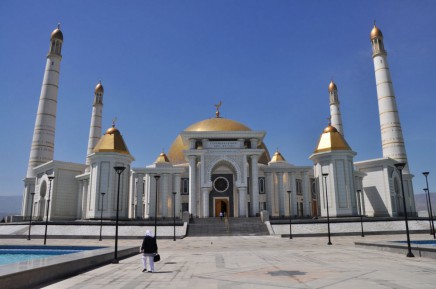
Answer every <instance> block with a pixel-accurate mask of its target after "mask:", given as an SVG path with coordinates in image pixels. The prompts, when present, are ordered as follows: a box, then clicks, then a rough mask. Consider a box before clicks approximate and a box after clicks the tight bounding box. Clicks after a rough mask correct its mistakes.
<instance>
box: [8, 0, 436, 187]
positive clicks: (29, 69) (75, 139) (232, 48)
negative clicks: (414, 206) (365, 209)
mask: <svg viewBox="0 0 436 289" xmlns="http://www.w3.org/2000/svg"><path fill="white" fill-rule="evenodd" d="M435 15H436V1H254V0H240V1H237V0H234V1H226V0H219V1H218V0H217V1H206V0H198V1H175V0H174V1H77V0H76V1H12V0H3V1H0V105H1V114H0V123H1V125H2V132H1V142H0V145H1V147H0V154H1V155H0V157H1V160H2V164H3V165H2V170H1V173H0V195H21V194H22V191H23V182H22V179H23V178H24V177H25V174H26V169H27V163H28V159H29V152H30V144H31V140H32V134H33V127H34V122H35V115H36V110H37V106H38V100H39V94H40V90H41V83H42V78H43V73H44V67H45V61H46V54H47V51H48V48H49V39H50V33H51V32H52V30H53V29H54V28H56V25H57V23H58V22H61V23H62V25H61V29H62V31H63V34H64V45H63V51H62V52H63V59H62V63H61V74H60V88H59V95H58V111H57V126H56V141H55V142H56V144H55V159H56V160H62V161H69V162H79V163H84V161H85V157H86V148H87V141H88V133H89V124H90V117H91V109H92V101H93V90H94V87H95V85H96V84H97V82H98V81H99V80H101V81H102V83H103V85H104V88H105V94H104V107H103V131H105V130H106V129H107V128H109V127H110V125H111V121H112V118H113V117H115V116H116V117H117V118H118V121H117V127H118V128H119V129H120V131H121V133H122V135H123V137H124V139H125V141H126V143H127V145H128V147H129V150H130V152H131V154H132V155H133V156H134V157H135V159H136V160H135V162H134V163H133V166H134V167H143V166H145V165H149V164H151V163H152V162H153V161H154V160H155V159H156V157H157V156H158V155H159V153H160V152H161V151H162V149H164V150H165V151H166V152H167V151H168V149H169V147H170V146H171V143H172V142H173V140H174V138H175V137H176V136H177V135H178V134H179V132H180V131H182V130H183V129H184V128H186V127H187V126H189V125H191V124H192V123H195V122H197V121H200V120H203V119H206V118H210V117H214V109H215V108H214V106H213V104H214V103H218V102H219V100H222V102H223V105H222V108H221V115H222V116H223V117H226V118H231V119H234V120H237V121H239V122H242V123H244V124H245V125H247V126H249V127H250V128H251V129H253V130H264V131H266V132H267V135H266V138H265V143H266V145H267V147H268V148H269V151H270V152H271V153H274V151H275V150H276V148H279V150H280V151H281V152H282V154H283V156H284V157H285V158H286V159H287V160H288V161H289V162H290V163H292V164H295V165H304V166H307V165H312V162H311V161H310V160H309V159H308V157H309V156H310V154H311V153H312V152H313V150H314V148H315V146H316V143H317V141H318V138H319V135H320V134H321V132H322V131H323V129H324V127H325V126H326V125H327V117H328V115H329V98H328V92H327V87H328V84H329V82H330V80H331V79H332V78H333V79H334V81H335V82H336V84H337V86H338V90H339V98H340V101H341V112H342V117H343V124H344V132H345V137H346V139H347V141H348V143H349V144H350V146H351V147H352V149H353V150H354V151H356V152H357V156H356V157H355V161H360V160H367V159H373V158H379V157H382V151H381V140H380V129H379V118H378V108H377V96H376V88H375V80H374V68H373V63H372V58H371V45H370V41H369V33H370V31H371V29H372V26H373V21H374V20H376V21H377V25H378V26H379V27H380V29H381V30H382V32H383V35H384V40H385V47H386V49H387V51H388V60H389V64H390V68H391V74H392V79H393V83H394V88H395V92H396V96H397V102H398V107H399V111H400V118H401V121H402V126H403V132H404V137H405V140H406V150H407V153H408V158H409V164H410V169H411V171H412V173H414V174H415V179H414V189H415V193H422V188H423V187H424V177H423V176H422V175H421V172H422V171H430V178H429V180H430V189H431V191H435V190H436V158H435V148H436V129H435V124H436V114H435V104H436V97H435V94H436V74H435V71H436V17H435Z"/></svg>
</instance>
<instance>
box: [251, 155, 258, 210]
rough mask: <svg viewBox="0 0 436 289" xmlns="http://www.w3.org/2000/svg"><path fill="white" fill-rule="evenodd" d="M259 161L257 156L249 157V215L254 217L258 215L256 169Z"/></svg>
mask: <svg viewBox="0 0 436 289" xmlns="http://www.w3.org/2000/svg"><path fill="white" fill-rule="evenodd" d="M258 161H259V156H257V155H253V156H251V178H250V180H251V192H250V204H251V215H252V216H256V214H257V213H259V172H258V167H257V162H258Z"/></svg>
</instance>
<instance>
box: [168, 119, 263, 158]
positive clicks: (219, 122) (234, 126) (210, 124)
mask: <svg viewBox="0 0 436 289" xmlns="http://www.w3.org/2000/svg"><path fill="white" fill-rule="evenodd" d="M185 131H251V129H250V128H249V127H247V126H245V125H243V124H242V123H240V122H237V121H234V120H231V119H228V118H222V117H219V118H218V117H217V118H209V119H205V120H202V121H200V122H197V123H194V124H193V125H191V126H189V127H187V128H186V129H185ZM259 148H262V149H264V150H265V152H264V153H263V154H262V156H261V157H260V159H259V163H262V164H268V162H269V160H270V156H269V152H268V149H267V148H266V146H265V144H264V143H261V144H260V145H259ZM187 149H188V147H187V146H184V145H183V141H182V137H181V136H180V135H178V136H177V137H176V139H175V140H174V142H173V144H172V145H171V148H170V150H169V151H168V158H169V159H170V161H171V163H172V164H182V163H186V162H187V161H186V159H185V155H184V154H183V151H184V150H187Z"/></svg>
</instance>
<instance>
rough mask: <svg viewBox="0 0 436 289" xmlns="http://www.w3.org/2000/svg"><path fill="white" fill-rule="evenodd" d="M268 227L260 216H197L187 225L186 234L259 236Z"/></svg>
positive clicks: (265, 233)
mask: <svg viewBox="0 0 436 289" xmlns="http://www.w3.org/2000/svg"><path fill="white" fill-rule="evenodd" d="M268 234H269V233H268V229H267V227H266V225H265V224H264V223H262V222H261V221H260V218H224V219H222V220H221V219H220V218H201V219H200V218H199V219H193V220H191V221H190V223H189V225H188V232H187V235H188V236H191V237H193V236H195V237H198V236H261V235H268Z"/></svg>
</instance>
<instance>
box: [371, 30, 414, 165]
mask: <svg viewBox="0 0 436 289" xmlns="http://www.w3.org/2000/svg"><path fill="white" fill-rule="evenodd" d="M370 38H371V44H372V58H373V61H374V70H375V82H376V85H377V98H378V109H379V115H380V129H381V138H382V148H383V157H388V158H392V159H394V160H396V161H398V162H405V163H407V155H406V147H405V145H404V139H403V132H402V130H401V123H400V116H399V114H398V109H397V102H396V100H395V93H394V88H393V86H392V80H391V74H390V72H389V65H388V60H387V53H386V50H385V48H384V45H383V34H382V32H381V31H380V29H378V27H377V26H375V24H374V28H373V29H372V30H371V34H370ZM404 172H405V173H408V172H409V169H408V166H406V167H405V168H404Z"/></svg>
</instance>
